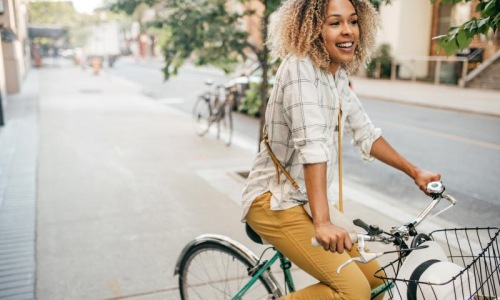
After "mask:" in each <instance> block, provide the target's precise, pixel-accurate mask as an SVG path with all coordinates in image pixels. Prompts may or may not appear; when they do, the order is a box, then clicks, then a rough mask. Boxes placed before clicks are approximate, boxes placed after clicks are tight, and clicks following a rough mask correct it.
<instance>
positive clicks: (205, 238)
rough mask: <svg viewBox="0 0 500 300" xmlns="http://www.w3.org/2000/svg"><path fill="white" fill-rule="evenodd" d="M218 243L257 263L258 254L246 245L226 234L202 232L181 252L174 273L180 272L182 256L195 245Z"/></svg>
mask: <svg viewBox="0 0 500 300" xmlns="http://www.w3.org/2000/svg"><path fill="white" fill-rule="evenodd" d="M207 242H210V243H216V244H220V245H223V246H227V247H229V248H231V249H232V250H234V251H235V252H238V253H239V254H241V255H242V256H244V257H246V258H248V260H249V261H251V262H252V263H253V264H256V263H257V261H258V258H257V256H256V255H255V254H254V253H253V252H252V251H251V250H250V249H248V248H247V247H246V246H244V245H243V244H242V243H240V242H238V241H236V240H234V239H232V238H230V237H227V236H225V235H220V234H202V235H200V236H198V237H196V238H195V239H194V240H192V241H190V242H189V243H188V244H187V245H186V246H184V248H183V249H182V251H181V254H180V255H179V257H178V258H177V263H176V264H175V270H174V275H178V274H179V268H180V264H181V261H182V258H183V257H184V255H186V253H187V252H188V251H189V250H190V249H191V248H193V247H195V246H197V245H199V244H202V243H207Z"/></svg>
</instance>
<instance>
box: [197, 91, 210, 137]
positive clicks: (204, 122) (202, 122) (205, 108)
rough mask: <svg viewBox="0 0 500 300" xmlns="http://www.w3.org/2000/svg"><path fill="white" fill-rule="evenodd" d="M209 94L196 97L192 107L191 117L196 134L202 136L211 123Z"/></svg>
mask: <svg viewBox="0 0 500 300" xmlns="http://www.w3.org/2000/svg"><path fill="white" fill-rule="evenodd" d="M209 99H210V95H209V94H207V93H206V94H203V95H201V96H199V97H198V100H196V103H195V104H194V109H193V118H194V121H195V122H196V134H197V135H199V136H204V135H205V134H206V133H207V132H208V129H210V125H211V108H210V103H209V101H210V100H209Z"/></svg>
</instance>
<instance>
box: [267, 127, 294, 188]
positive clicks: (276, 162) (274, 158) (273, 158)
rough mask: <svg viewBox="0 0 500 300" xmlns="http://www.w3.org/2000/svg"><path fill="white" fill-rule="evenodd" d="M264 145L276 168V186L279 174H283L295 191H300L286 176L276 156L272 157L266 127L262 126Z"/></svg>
mask: <svg viewBox="0 0 500 300" xmlns="http://www.w3.org/2000/svg"><path fill="white" fill-rule="evenodd" d="M263 136H264V145H266V148H267V151H268V152H269V155H270V156H271V159H272V160H273V163H274V167H275V168H276V180H277V181H278V184H279V183H280V172H279V171H281V172H283V174H284V175H285V177H286V178H287V179H288V180H289V181H290V183H291V184H292V186H293V187H294V188H295V189H296V190H300V187H299V185H298V184H297V182H295V180H294V179H293V178H292V176H290V174H288V172H287V171H286V169H285V168H284V167H283V165H282V164H281V163H280V161H279V160H278V159H277V158H276V155H274V152H273V150H271V146H270V145H269V138H268V136H267V127H266V125H264V134H263Z"/></svg>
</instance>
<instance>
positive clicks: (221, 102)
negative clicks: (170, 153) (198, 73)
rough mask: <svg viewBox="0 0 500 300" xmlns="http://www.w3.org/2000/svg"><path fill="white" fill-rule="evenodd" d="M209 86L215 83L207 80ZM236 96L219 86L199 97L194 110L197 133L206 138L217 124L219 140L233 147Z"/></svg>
mask: <svg viewBox="0 0 500 300" xmlns="http://www.w3.org/2000/svg"><path fill="white" fill-rule="evenodd" d="M205 84H206V85H207V86H209V87H210V86H211V85H213V81H211V80H206V81H205ZM233 99H234V95H233V93H231V92H230V91H228V90H227V89H226V88H225V87H224V86H223V85H217V86H216V87H215V89H210V88H209V89H208V90H207V91H206V92H204V93H203V94H201V95H200V96H198V99H197V101H196V102H195V105H194V109H193V116H194V120H195V122H196V133H197V134H198V135H199V136H204V135H205V134H206V133H207V132H208V131H209V129H210V127H211V126H212V124H214V123H216V124H217V129H216V130H217V134H216V135H217V139H220V138H221V137H222V139H223V140H224V143H225V144H226V145H227V146H230V145H231V142H232V137H233V116H232V108H233V101H234V100H233Z"/></svg>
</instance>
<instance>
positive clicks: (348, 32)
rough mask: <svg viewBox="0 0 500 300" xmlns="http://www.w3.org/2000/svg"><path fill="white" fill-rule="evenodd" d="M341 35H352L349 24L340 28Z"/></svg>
mask: <svg viewBox="0 0 500 300" xmlns="http://www.w3.org/2000/svg"><path fill="white" fill-rule="evenodd" d="M342 34H343V35H351V34H352V27H351V24H344V25H343V26H342Z"/></svg>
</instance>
